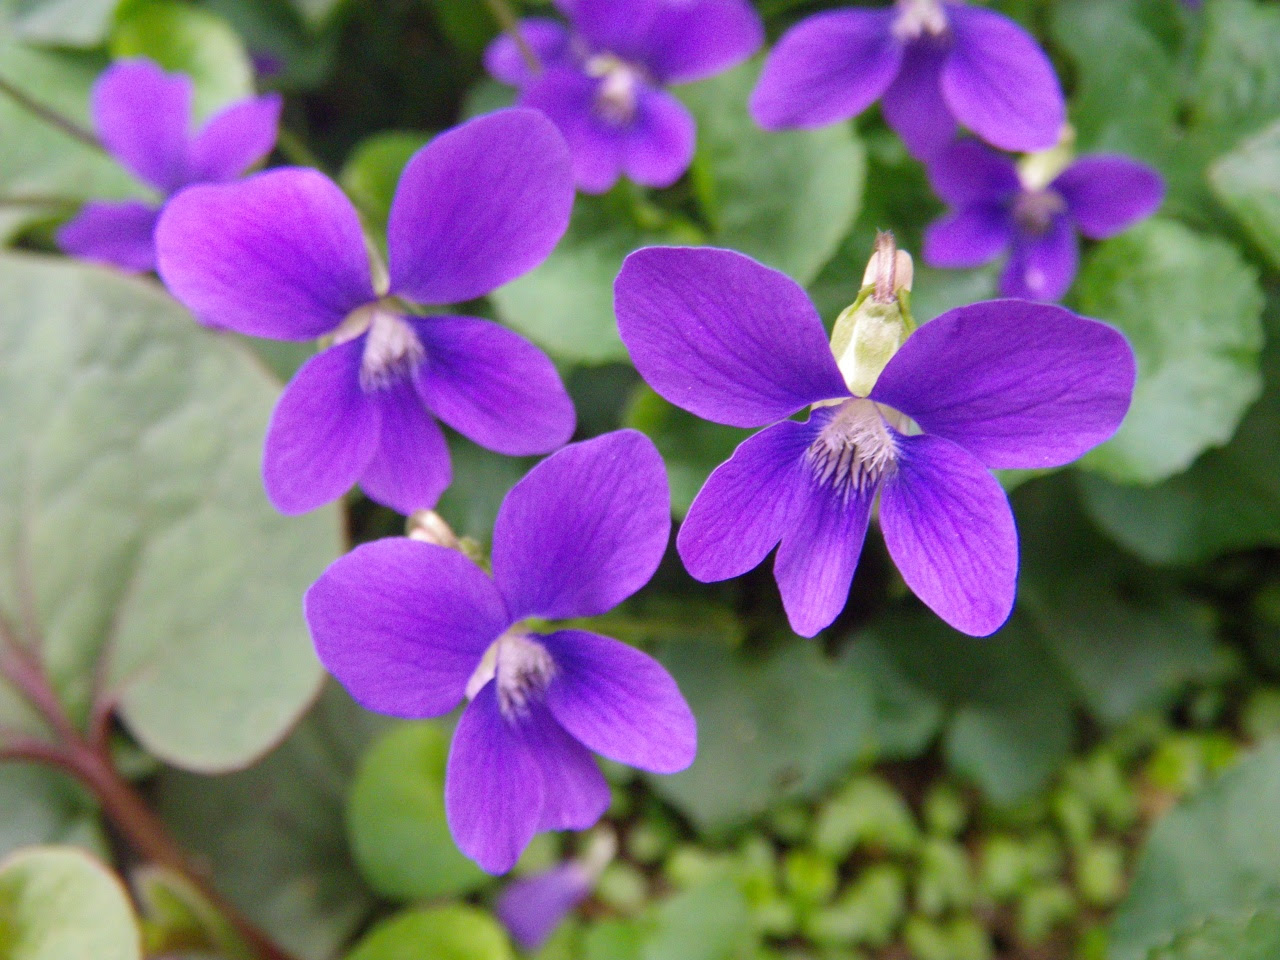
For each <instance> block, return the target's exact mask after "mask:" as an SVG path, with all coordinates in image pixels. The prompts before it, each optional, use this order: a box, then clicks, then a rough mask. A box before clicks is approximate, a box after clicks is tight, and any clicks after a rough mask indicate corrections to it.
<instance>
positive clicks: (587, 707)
mask: <svg viewBox="0 0 1280 960" xmlns="http://www.w3.org/2000/svg"><path fill="white" fill-rule="evenodd" d="M540 640H541V643H542V644H543V645H544V646H545V647H546V648H547V650H548V651H549V652H550V653H551V657H552V659H553V660H554V661H555V665H556V672H555V674H554V675H553V677H552V680H551V684H550V686H549V687H548V688H547V706H548V707H549V708H550V710H551V713H552V715H553V716H554V717H555V718H556V720H558V721H559V722H560V725H561V726H563V727H564V729H565V730H567V731H568V732H569V733H570V734H571V735H572V736H573V737H574V738H576V739H577V740H578V741H580V742H581V743H582V744H583V745H584V746H586V747H588V748H590V749H591V750H593V751H595V752H596V753H598V754H601V755H602V756H605V757H608V758H609V759H610V760H616V761H617V762H618V763H625V764H627V765H628V766H632V767H639V768H640V769H641V770H649V771H651V772H653V773H678V772H679V771H681V770H683V769H685V768H686V767H687V766H689V764H691V763H693V758H694V754H695V753H697V749H698V726H697V722H696V721H695V720H694V718H693V713H692V711H690V709H689V705H688V704H687V703H686V702H685V699H684V697H683V696H682V695H681V693H680V688H679V687H677V686H676V682H675V680H673V679H672V678H671V675H670V674H669V673H667V671H666V670H665V669H664V668H663V666H662V665H661V664H660V663H658V661H657V660H655V659H653V658H652V657H650V656H649V655H648V654H645V653H641V652H640V651H639V650H636V649H635V648H634V647H629V646H627V645H626V644H625V643H620V642H619V641H617V640H614V639H611V638H610V637H602V636H600V635H599V634H595V633H587V632H586V631H583V630H561V631H559V632H558V633H553V634H551V635H550V636H546V637H542V638H540Z"/></svg>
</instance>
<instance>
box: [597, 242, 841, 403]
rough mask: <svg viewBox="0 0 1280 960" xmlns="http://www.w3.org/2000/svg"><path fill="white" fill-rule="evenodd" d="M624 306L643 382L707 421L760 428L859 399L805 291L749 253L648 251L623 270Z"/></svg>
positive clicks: (622, 326)
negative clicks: (827, 403) (817, 405)
mask: <svg viewBox="0 0 1280 960" xmlns="http://www.w3.org/2000/svg"><path fill="white" fill-rule="evenodd" d="M614 304H615V309H616V312H617V315H618V332H619V333H620V334H621V335H622V342H623V343H624V344H626V346H627V350H628V351H629V352H630V354H631V359H632V361H633V362H634V363H635V366H636V369H637V370H638V371H640V375H641V376H642V377H644V379H645V380H647V381H648V382H649V385H650V386H651V387H653V389H654V390H656V391H657V392H658V393H660V394H661V395H662V396H663V397H665V398H666V399H667V400H670V401H671V402H672V403H674V404H675V405H676V406H678V407H681V408H683V409H685V410H688V411H689V412H691V413H694V414H697V415H698V416H699V417H702V418H703V419H704V420H713V421H715V422H716V423H726V424H729V425H730V426H735V427H758V426H763V425H764V424H767V423H774V422H776V421H778V420H782V419H785V418H786V417H789V416H790V415H791V414H793V413H795V412H796V411H797V410H799V409H801V408H803V407H805V406H808V405H809V404H811V403H814V402H816V401H818V400H826V399H829V398H833V397H847V396H848V395H849V391H848V388H847V387H846V386H845V384H844V379H843V378H842V377H841V375H840V370H839V367H837V366H836V361H835V357H834V356H833V355H832V353H831V347H830V345H829V344H828V343H827V335H826V331H825V329H824V328H823V326H822V320H821V318H820V317H819V316H818V312H817V310H815V309H814V307H813V304H812V303H810V301H809V298H808V296H807V295H806V294H805V292H804V290H802V289H801V288H800V286H799V285H798V284H797V283H796V282H795V281H794V280H792V279H791V278H790V277H788V276H786V275H785V274H783V273H779V272H778V271H777V270H771V269H769V268H768V267H765V266H763V265H761V264H759V263H757V262H756V261H754V260H752V259H751V258H750V257H745V256H743V255H742V254H740V253H734V252H733V251H732V250H717V249H715V248H711V247H698V248H688V247H649V248H647V249H644V250H639V251H637V252H635V253H633V254H631V255H630V256H629V257H627V259H626V261H625V262H624V263H623V265H622V272H621V273H619V274H618V279H617V281H616V282H615V284H614Z"/></svg>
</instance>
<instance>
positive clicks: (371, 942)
mask: <svg viewBox="0 0 1280 960" xmlns="http://www.w3.org/2000/svg"><path fill="white" fill-rule="evenodd" d="M513 956H514V954H513V953H512V950H511V945H510V943H508V941H507V935H506V934H505V933H504V932H503V930H502V927H500V926H498V923H497V921H496V920H494V919H493V918H492V917H491V916H489V914H487V913H482V912H481V911H479V910H477V909H475V908H474V907H466V906H461V905H455V906H448V907H434V908H431V909H426V910H406V911H405V912H404V913H400V914H397V915H396V916H394V917H392V918H391V919H390V920H384V921H383V922H382V923H380V924H378V925H377V926H376V927H374V928H373V930H372V931H370V932H369V933H368V934H367V935H366V936H365V937H364V939H363V940H361V941H360V942H359V943H358V944H357V945H356V948H355V949H354V950H352V951H351V952H350V953H348V954H347V956H346V960H426V958H428V957H429V958H430V960H511V958H512V957H513Z"/></svg>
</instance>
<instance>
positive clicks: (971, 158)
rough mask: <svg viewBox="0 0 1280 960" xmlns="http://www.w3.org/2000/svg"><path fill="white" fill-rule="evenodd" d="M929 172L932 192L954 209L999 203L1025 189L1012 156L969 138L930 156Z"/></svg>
mask: <svg viewBox="0 0 1280 960" xmlns="http://www.w3.org/2000/svg"><path fill="white" fill-rule="evenodd" d="M928 172H929V185H930V186H931V187H933V192H934V193H936V194H937V195H938V199H939V200H941V201H942V202H943V203H946V204H948V205H949V206H952V207H967V206H971V205H973V204H977V203H994V202H998V201H1001V200H1005V199H1009V198H1012V197H1013V196H1015V195H1016V194H1017V193H1018V192H1019V191H1020V190H1021V189H1022V184H1021V182H1020V181H1019V179H1018V168H1017V165H1016V164H1015V163H1014V162H1013V159H1012V158H1011V157H1007V156H1005V155H1004V154H1002V153H998V152H997V151H995V150H992V149H991V148H990V147H988V146H986V145H985V144H983V143H980V142H979V141H977V140H974V139H971V138H968V137H966V138H965V139H963V140H957V141H955V142H954V143H952V144H951V145H949V146H948V147H947V148H946V149H945V150H943V151H941V152H940V153H938V154H936V155H935V156H933V157H931V158H930V159H929V167H928Z"/></svg>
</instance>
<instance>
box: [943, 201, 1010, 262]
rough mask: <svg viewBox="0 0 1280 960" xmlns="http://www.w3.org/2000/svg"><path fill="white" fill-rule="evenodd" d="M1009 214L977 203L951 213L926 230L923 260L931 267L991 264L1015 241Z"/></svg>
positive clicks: (993, 205)
mask: <svg viewBox="0 0 1280 960" xmlns="http://www.w3.org/2000/svg"><path fill="white" fill-rule="evenodd" d="M1013 234H1014V228H1013V223H1012V222H1011V218H1010V215H1009V212H1008V211H1007V210H1006V209H1004V208H1003V207H1000V206H997V205H995V204H990V203H987V204H978V205H975V206H971V207H965V208H964V209H961V210H957V211H955V212H954V213H949V214H947V215H946V216H945V217H941V218H940V219H938V220H935V221H934V222H933V223H931V224H929V226H928V227H927V228H926V229H925V234H924V261H925V263H927V264H929V266H931V267H946V268H951V269H967V268H970V267H980V266H982V265H983V264H984V263H990V262H991V261H992V260H994V259H995V258H996V257H998V256H999V255H1000V254H1001V253H1003V252H1004V251H1005V250H1008V249H1009V245H1010V244H1011V243H1012V242H1013Z"/></svg>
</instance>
